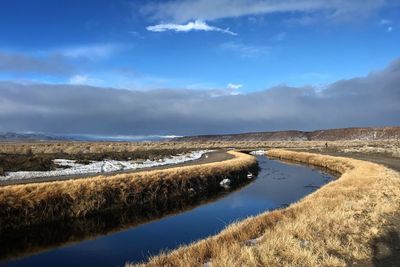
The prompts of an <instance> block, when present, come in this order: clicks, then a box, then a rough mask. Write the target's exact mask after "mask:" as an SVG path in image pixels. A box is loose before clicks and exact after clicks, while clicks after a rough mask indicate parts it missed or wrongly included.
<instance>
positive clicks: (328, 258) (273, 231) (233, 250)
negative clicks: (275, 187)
mask: <svg viewBox="0 0 400 267" xmlns="http://www.w3.org/2000/svg"><path fill="white" fill-rule="evenodd" d="M268 154H269V155H270V156H274V157H278V158H281V159H286V160H295V161H298V162H303V163H306V164H313V165H316V166H321V167H326V168H329V169H331V170H334V171H337V172H340V173H342V176H341V177H340V178H339V179H337V180H335V181H333V182H331V183H329V184H327V185H325V186H324V187H322V188H321V189H319V190H317V191H316V192H314V193H312V194H310V195H308V196H307V197H305V198H304V199H302V200H300V201H299V202H298V203H295V204H293V205H291V206H289V207H288V208H286V209H282V210H276V211H272V212H266V213H263V214H261V215H259V216H256V217H253V218H248V219H246V220H244V221H242V222H239V223H236V224H232V225H230V226H228V227H227V228H226V229H225V230H223V231H222V232H221V233H220V234H218V235H216V236H213V237H210V238H207V239H204V240H201V241H199V242H196V243H193V244H190V245H188V246H183V247H181V248H179V249H177V250H174V251H172V252H170V253H167V254H162V255H159V256H157V257H153V258H151V259H150V261H149V262H148V263H146V264H142V265H141V264H138V265H130V264H127V266H132V267H133V266H202V265H203V264H205V263H210V264H211V266H213V267H215V266H347V265H352V264H353V263H354V262H359V261H368V259H370V258H371V257H372V254H373V252H372V248H371V242H372V241H373V240H374V239H375V238H377V237H378V236H380V235H381V234H382V233H383V232H384V229H385V224H386V218H388V216H390V215H392V214H394V213H395V212H398V210H399V207H400V174H399V173H397V172H395V171H393V170H391V169H388V168H386V167H384V166H382V165H378V164H374V163H370V162H365V161H360V160H355V159H349V158H343V157H332V156H324V155H317V154H311V153H305V152H293V151H284V150H271V151H268ZM255 238H257V239H256V240H257V241H256V242H246V241H248V240H250V239H255Z"/></svg>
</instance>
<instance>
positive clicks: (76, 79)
mask: <svg viewBox="0 0 400 267" xmlns="http://www.w3.org/2000/svg"><path fill="white" fill-rule="evenodd" d="M69 83H70V84H74V85H93V86H100V85H103V81H102V80H100V79H94V78H91V77H89V76H87V75H80V74H77V75H74V76H72V77H71V78H70V79H69Z"/></svg>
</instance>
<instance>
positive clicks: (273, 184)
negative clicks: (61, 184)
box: [0, 156, 332, 267]
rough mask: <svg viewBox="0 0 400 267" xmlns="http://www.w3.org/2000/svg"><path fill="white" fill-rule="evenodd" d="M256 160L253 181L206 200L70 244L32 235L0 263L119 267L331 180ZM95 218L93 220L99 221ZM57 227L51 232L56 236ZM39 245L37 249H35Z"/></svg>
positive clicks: (299, 167) (311, 170) (316, 172)
mask: <svg viewBox="0 0 400 267" xmlns="http://www.w3.org/2000/svg"><path fill="white" fill-rule="evenodd" d="M257 159H258V163H259V166H260V172H259V174H258V176H257V177H256V178H255V179H254V181H252V182H251V183H249V184H247V185H246V186H244V187H242V188H239V189H238V190H236V191H234V192H232V193H227V194H224V195H223V196H221V197H219V198H217V199H214V200H213V201H211V202H208V203H203V204H201V205H199V206H197V207H195V208H192V209H190V210H186V211H183V212H180V213H177V214H174V215H169V216H165V217H162V218H160V219H157V220H153V221H150V222H147V223H142V224H138V225H136V226H132V227H126V228H125V229H124V228H123V227H122V229H121V228H119V229H117V230H114V231H105V232H106V233H109V232H111V233H109V234H99V233H97V235H94V236H95V237H89V238H88V237H87V236H84V237H83V238H82V239H84V240H83V241H81V240H79V238H75V237H74V236H73V235H78V234H74V232H71V233H70V232H68V233H66V235H68V236H67V237H66V238H65V240H68V241H69V242H65V243H66V244H62V242H61V243H57V245H56V246H55V247H53V248H49V247H46V246H43V243H45V242H44V241H43V240H40V241H38V240H35V239H38V238H35V236H34V235H32V236H29V238H25V240H24V245H23V246H22V245H21V247H24V249H27V250H29V251H30V252H29V253H27V254H26V255H27V256H25V257H22V258H21V255H18V257H19V258H18V257H17V259H11V260H10V256H9V255H8V260H7V261H5V262H4V261H3V263H2V264H0V265H1V266H41V267H44V266H124V264H125V263H126V262H139V261H145V260H146V259H148V257H149V256H150V255H156V254H158V253H159V252H160V251H163V250H168V249H174V248H177V247H179V246H180V245H181V244H188V243H190V242H193V241H196V240H199V239H202V238H205V237H207V236H210V235H214V234H216V233H218V232H220V231H221V230H222V229H224V228H225V227H226V226H227V225H228V224H230V223H232V222H234V221H237V220H241V219H244V218H246V217H248V216H254V215H257V214H260V213H262V212H265V211H268V210H273V209H276V208H280V207H283V206H287V205H289V204H290V203H293V202H295V201H297V200H299V199H301V198H302V197H304V196H305V195H307V194H310V193H311V192H313V191H315V190H316V189H317V188H318V187H320V186H322V185H324V184H326V183H328V182H329V181H331V180H332V176H331V175H328V174H326V173H323V172H321V171H319V170H317V169H314V168H311V167H308V166H302V165H297V164H291V163H285V162H281V161H277V160H271V159H268V158H267V157H266V156H257ZM99 220H100V219H98V220H97V221H96V223H97V224H99V223H102V222H99ZM115 220H120V219H118V217H117V219H115ZM111 221H112V220H111ZM111 223H116V222H115V221H114V222H111ZM97 224H95V225H97ZM116 224H117V225H118V223H116ZM128 225H129V224H128ZM56 227H57V226H56ZM38 231H40V230H38ZM62 231H63V230H60V231H53V232H51V233H53V234H54V235H59V234H60V233H59V232H62ZM63 232H65V231H63ZM54 237H55V236H54ZM41 239H44V238H43V237H41ZM50 239H51V237H50ZM17 240H18V239H17ZM71 240H72V242H71ZM13 242H14V243H15V242H16V241H13ZM17 242H19V241H17ZM27 243H28V245H27ZM39 243H40V244H42V248H40V246H39V249H38V248H36V249H35V246H38V244H39ZM3 245H4V243H2V246H3ZM13 245H16V246H18V244H13ZM0 248H1V247H0ZM16 254H18V253H16Z"/></svg>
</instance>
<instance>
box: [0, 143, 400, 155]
mask: <svg viewBox="0 0 400 267" xmlns="http://www.w3.org/2000/svg"><path fill="white" fill-rule="evenodd" d="M325 143H326V142H325V141H265V142H261V141H254V142H249V141H247V142H245V141H238V142H225V141H215V142H143V143H127V142H112V143H109V142H31V143H20V142H14V143H10V142H3V143H1V142H0V153H7V154H30V153H32V154H51V153H66V154H88V153H107V152H113V153H118V152H135V151H148V150H157V149H158V150H159V149H175V150H180V149H184V150H189V149H213V148H215V149H218V148H232V147H234V148H237V149H252V148H257V149H259V148H266V149H268V148H299V149H309V148H324V147H325ZM328 143H329V147H330V148H337V149H338V150H343V149H362V148H363V147H372V148H382V149H385V151H387V150H391V149H395V151H394V152H396V151H397V152H398V149H399V148H400V141H399V140H384V141H332V142H328Z"/></svg>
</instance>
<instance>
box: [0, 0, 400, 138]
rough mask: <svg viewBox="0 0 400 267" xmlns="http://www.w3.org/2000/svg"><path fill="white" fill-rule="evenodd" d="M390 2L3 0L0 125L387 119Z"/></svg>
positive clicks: (393, 51) (399, 5)
mask: <svg viewBox="0 0 400 267" xmlns="http://www.w3.org/2000/svg"><path fill="white" fill-rule="evenodd" d="M399 11H400V2H399V1H398V0H363V1H360V0H332V1H331V0H279V1H278V0H219V1H215V0H191V1H189V0H170V1H134V0H114V1H109V0H79V1H78V0H69V1H61V0H3V1H1V2H0V27H1V34H2V37H1V38H0V131H42V132H53V133H73V134H81V133H88V134H178V135H182V134H183V135H186V134H207V133H233V132H245V131H267V130H286V129H302V130H313V129H320V128H334V127H351V126H386V125H399V124H400V116H399V114H400V87H399V84H400V59H399V54H400V49H399V47H400V46H399V44H400V34H399V33H400V12H399Z"/></svg>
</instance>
